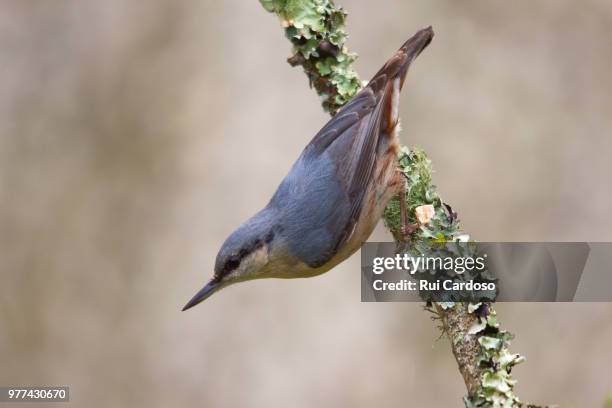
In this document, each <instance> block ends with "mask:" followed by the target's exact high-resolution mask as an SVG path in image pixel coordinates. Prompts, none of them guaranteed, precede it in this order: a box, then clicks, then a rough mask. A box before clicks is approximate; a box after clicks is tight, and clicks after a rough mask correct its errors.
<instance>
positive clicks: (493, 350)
mask: <svg viewBox="0 0 612 408" xmlns="http://www.w3.org/2000/svg"><path fill="white" fill-rule="evenodd" d="M468 312H469V313H471V314H474V315H476V316H477V317H478V323H476V324H475V325H474V326H472V328H471V329H470V331H469V334H471V335H475V336H477V339H478V344H480V346H481V355H480V357H479V359H478V364H479V366H480V367H481V369H482V376H481V387H480V389H479V390H478V392H477V393H476V395H472V396H467V397H465V398H464V402H465V406H466V407H468V408H472V407H493V408H498V407H500V408H501V407H504V408H505V407H519V406H522V405H521V402H520V400H519V398H518V397H517V396H516V395H515V394H514V385H515V384H516V380H514V379H513V378H512V374H511V372H512V368H513V367H514V366H515V365H517V364H520V363H522V362H523V361H524V360H525V358H524V357H523V356H521V355H520V354H512V353H510V351H509V350H508V345H509V341H510V340H511V339H512V335H511V334H510V333H508V332H507V331H503V330H499V324H498V322H497V314H496V312H495V310H493V309H492V308H491V307H490V304H488V303H473V304H470V305H468Z"/></svg>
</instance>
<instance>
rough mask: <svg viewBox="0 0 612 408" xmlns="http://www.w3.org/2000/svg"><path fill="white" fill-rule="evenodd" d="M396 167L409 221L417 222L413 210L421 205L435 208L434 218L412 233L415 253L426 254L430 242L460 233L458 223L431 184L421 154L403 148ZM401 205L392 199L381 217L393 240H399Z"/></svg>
mask: <svg viewBox="0 0 612 408" xmlns="http://www.w3.org/2000/svg"><path fill="white" fill-rule="evenodd" d="M398 167H399V170H400V172H401V173H402V174H403V175H404V179H405V183H406V211H407V219H408V222H409V223H411V224H414V223H416V222H417V220H416V216H415V210H416V208H417V207H420V206H422V205H433V206H434V210H435V213H434V217H433V218H432V220H431V221H430V222H429V223H428V224H427V225H423V226H421V227H420V228H418V229H416V230H415V231H413V236H412V237H411V240H412V244H413V245H414V246H415V247H416V249H417V250H418V252H420V253H425V252H427V251H428V247H430V246H431V242H432V241H433V242H452V241H454V240H456V239H457V237H458V236H459V235H460V234H461V230H460V228H459V221H458V219H457V217H456V214H454V213H453V211H452V209H451V208H450V206H447V205H445V204H444V203H443V202H442V200H441V198H440V195H439V194H438V191H437V188H436V186H435V185H434V184H433V183H432V180H431V174H432V173H433V169H432V166H431V161H430V160H429V158H428V157H427V155H426V154H425V152H424V151H422V150H420V149H417V148H414V149H412V150H411V149H408V148H407V147H402V149H401V151H400V154H399V157H398ZM400 219H401V217H400V202H399V197H394V198H393V199H392V200H391V201H390V202H389V204H388V205H387V208H386V209H385V211H384V214H383V220H384V222H385V225H386V226H387V228H388V229H389V231H391V233H392V234H393V236H394V237H396V238H398V237H400V231H401V227H402V225H401V222H400Z"/></svg>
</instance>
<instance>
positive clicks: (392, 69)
mask: <svg viewBox="0 0 612 408" xmlns="http://www.w3.org/2000/svg"><path fill="white" fill-rule="evenodd" d="M433 36H434V32H433V29H432V28H431V26H429V27H427V28H423V29H421V30H419V31H417V33H416V34H415V35H413V36H412V37H410V38H409V39H408V40H407V41H406V42H405V43H404V44H403V45H402V46H401V47H400V49H399V50H397V52H396V53H395V54H393V56H392V57H391V58H390V59H389V60H388V61H387V62H386V63H385V65H383V67H382V68H381V69H380V70H379V71H378V72H377V73H376V75H374V76H373V77H372V80H371V81H370V84H369V85H374V86H375V88H378V87H380V85H382V84H381V82H382V83H386V82H389V81H392V80H394V79H395V78H397V77H398V76H399V78H400V88H401V87H402V86H403V85H404V79H405V78H406V73H407V72H408V67H410V64H411V63H412V61H414V60H415V58H416V57H418V56H419V54H420V53H421V52H422V51H423V50H424V49H425V48H426V47H427V46H428V45H429V43H431V40H432V39H433ZM377 85H378V86H377Z"/></svg>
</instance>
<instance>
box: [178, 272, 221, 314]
mask: <svg viewBox="0 0 612 408" xmlns="http://www.w3.org/2000/svg"><path fill="white" fill-rule="evenodd" d="M222 286H223V285H222V284H221V282H220V281H218V280H216V279H214V278H213V279H211V280H210V281H209V282H208V283H207V284H206V285H205V286H204V287H203V288H202V289H200V291H199V292H198V293H196V294H195V296H194V297H192V298H191V300H190V301H189V302H187V304H186V305H185V307H183V311H185V310H187V309H191V308H192V307H194V306H195V305H197V304H198V303H201V302H203V301H204V300H206V299H207V298H208V297H209V296H210V295H212V294H213V293H215V292H216V291H217V290H219V289H221V287H222Z"/></svg>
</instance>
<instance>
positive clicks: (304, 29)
mask: <svg viewBox="0 0 612 408" xmlns="http://www.w3.org/2000/svg"><path fill="white" fill-rule="evenodd" d="M260 3H261V5H262V6H263V7H264V8H265V9H266V10H267V11H269V12H271V13H275V14H277V15H278V16H279V18H280V19H281V24H282V25H283V27H284V28H285V35H286V36H287V38H288V39H289V40H290V41H291V43H292V44H293V56H291V57H290V58H289V59H288V62H289V63H290V64H291V65H293V66H297V65H300V66H302V67H303V68H304V72H305V73H306V75H307V76H308V79H309V81H310V85H311V86H312V87H314V88H315V89H316V91H317V93H318V94H319V96H320V97H321V103H322V105H323V109H325V111H326V112H329V113H331V114H332V115H333V114H335V113H336V112H337V111H338V109H340V107H342V106H343V105H344V104H345V103H346V102H348V101H349V100H350V99H351V98H352V97H353V96H355V94H357V92H359V90H360V89H361V86H362V84H361V81H360V80H359V76H358V75H357V73H356V72H355V71H354V70H353V67H352V64H353V62H354V61H355V60H356V59H357V55H356V54H354V53H351V52H349V51H348V49H347V48H346V46H345V45H344V43H345V41H346V39H347V37H348V35H347V33H346V31H345V30H344V25H345V22H346V15H347V14H346V12H345V11H344V10H343V9H342V8H341V7H336V6H335V5H334V3H333V2H332V1H331V0H260Z"/></svg>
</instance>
